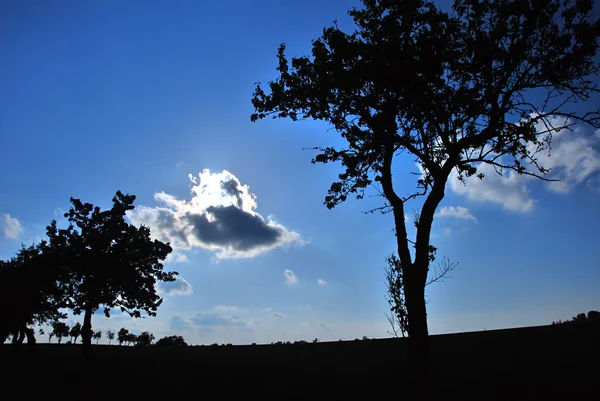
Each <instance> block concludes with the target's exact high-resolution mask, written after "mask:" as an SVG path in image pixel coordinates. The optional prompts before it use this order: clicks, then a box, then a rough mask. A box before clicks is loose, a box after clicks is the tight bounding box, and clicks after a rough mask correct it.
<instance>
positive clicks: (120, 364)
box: [0, 323, 600, 401]
mask: <svg viewBox="0 0 600 401" xmlns="http://www.w3.org/2000/svg"><path fill="white" fill-rule="evenodd" d="M431 342H432V344H431V346H432V359H433V362H432V363H433V371H434V374H433V377H432V379H433V384H432V388H430V389H424V392H423V396H422V397H420V399H437V400H439V399H445V400H447V399H457V400H459V399H465V398H469V399H479V400H504V399H506V400H547V399H564V400H579V399H589V400H599V399H600V390H599V389H600V364H599V362H600V325H598V324H592V323H586V324H569V325H557V326H543V327H530V328H522V329H510V330H496V331H486V332H474V333H461V334H449V335H437V336H432V337H431ZM406 347H407V342H406V340H404V339H382V340H363V341H346V342H329V343H327V342H324V343H317V344H292V345H256V346H250V345H248V346H246V345H244V346H228V347H225V346H220V347H208V346H204V347H184V348H168V347H167V348H162V347H150V348H138V347H119V346H106V345H100V346H94V350H93V351H94V356H93V359H92V360H90V361H84V360H83V359H82V357H81V355H80V353H81V349H80V346H79V345H56V344H54V345H47V344H40V345H39V346H38V351H37V356H36V358H35V359H31V358H29V357H28V356H27V349H26V346H25V347H23V349H22V350H21V355H20V357H16V356H14V355H13V354H12V352H11V347H10V346H8V345H3V346H2V347H1V348H0V355H1V357H2V362H1V364H2V371H1V372H0V383H2V389H3V393H2V395H1V396H0V399H2V400H8V399H32V400H34V399H35V400H54V399H62V400H70V399H73V400H83V399H85V398H86V397H89V399H98V400H100V399H101V400H105V401H109V400H117V399H131V400H137V399H161V400H187V399H198V400H200V399H206V400H225V399H238V398H239V399H252V400H265V399H269V400H288V399H305V400H317V399H318V400H349V399H360V400H391V399H407V397H403V396H402V386H403V384H404V380H403V377H404V376H405V372H406V363H407V362H406V356H407V349H406ZM13 391H16V392H14V393H13ZM8 392H10V393H8ZM86 393H87V394H86ZM9 394H13V395H14V396H13V397H14V398H13V397H9V396H8V395H9Z"/></svg>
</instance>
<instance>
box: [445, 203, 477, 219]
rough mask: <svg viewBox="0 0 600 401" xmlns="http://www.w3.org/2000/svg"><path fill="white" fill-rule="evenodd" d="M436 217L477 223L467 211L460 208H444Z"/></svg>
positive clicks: (464, 208)
mask: <svg viewBox="0 0 600 401" xmlns="http://www.w3.org/2000/svg"><path fill="white" fill-rule="evenodd" d="M438 216H440V217H454V218H456V219H462V220H470V221H473V222H475V223H477V219H476V218H475V216H473V214H472V213H471V211H470V210H469V209H467V208H466V207H462V206H444V207H442V208H441V209H440V211H439V213H438Z"/></svg>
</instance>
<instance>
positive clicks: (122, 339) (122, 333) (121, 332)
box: [117, 327, 129, 345]
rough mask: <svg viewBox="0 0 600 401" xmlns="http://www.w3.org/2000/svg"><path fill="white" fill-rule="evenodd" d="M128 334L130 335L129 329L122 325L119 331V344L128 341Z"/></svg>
mask: <svg viewBox="0 0 600 401" xmlns="http://www.w3.org/2000/svg"><path fill="white" fill-rule="evenodd" d="M128 335H129V330H127V329H126V328H125V327H121V329H120V330H119V332H118V333H117V341H118V343H119V345H123V343H124V342H126V341H127V336H128Z"/></svg>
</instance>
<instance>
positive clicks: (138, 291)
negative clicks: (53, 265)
mask: <svg viewBox="0 0 600 401" xmlns="http://www.w3.org/2000/svg"><path fill="white" fill-rule="evenodd" d="M112 201H113V206H112V208H111V209H109V210H104V211H101V210H100V207H98V206H94V205H92V204H91V203H82V202H81V201H80V200H79V199H75V198H71V204H72V207H71V208H70V210H69V212H68V213H65V217H67V218H68V221H69V223H70V224H69V226H68V227H67V228H66V229H59V228H58V227H57V224H56V221H52V223H51V224H50V225H49V226H48V227H47V235H48V237H49V239H50V244H51V245H52V246H53V247H54V249H56V250H57V251H58V254H60V255H61V256H62V260H61V261H62V263H63V265H64V266H66V269H67V270H68V284H69V289H70V292H69V293H68V305H69V307H70V308H71V309H72V310H73V313H74V314H76V315H79V314H81V313H83V314H84V318H83V326H82V329H81V337H82V344H83V351H84V354H86V355H87V354H88V353H89V349H90V346H91V339H92V316H93V314H94V313H95V312H96V311H97V310H98V309H99V308H103V309H104V314H105V315H106V316H107V317H110V311H111V309H112V308H119V309H120V310H121V311H122V312H126V313H128V314H129V315H130V316H131V317H135V318H139V317H141V312H142V311H145V312H146V313H147V314H148V315H150V316H155V315H156V310H157V308H158V307H159V306H160V304H161V303H162V298H161V297H160V296H159V295H158V294H157V293H156V286H155V284H156V282H157V280H161V281H174V280H175V276H176V275H177V273H176V272H171V273H166V272H163V265H162V263H161V261H163V260H164V259H165V258H166V257H167V255H168V254H169V253H170V252H171V251H172V249H171V247H170V246H169V244H165V243H162V242H160V241H158V240H151V238H150V229H149V228H148V227H144V226H142V227H140V228H137V227H135V226H133V225H132V224H129V223H127V222H126V220H125V213H126V212H127V211H129V210H133V209H134V208H135V207H134V205H133V202H134V201H135V196H133V195H126V194H123V193H121V191H117V193H116V194H115V196H114V197H113V199H112Z"/></svg>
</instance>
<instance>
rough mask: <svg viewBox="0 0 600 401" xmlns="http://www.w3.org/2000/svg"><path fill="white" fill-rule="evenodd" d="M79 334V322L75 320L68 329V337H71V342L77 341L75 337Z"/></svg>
mask: <svg viewBox="0 0 600 401" xmlns="http://www.w3.org/2000/svg"><path fill="white" fill-rule="evenodd" d="M80 335H81V323H79V322H77V323H76V324H75V325H74V326H73V327H71V330H70V331H69V337H71V340H72V342H73V344H75V343H76V342H77V337H79V336H80Z"/></svg>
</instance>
